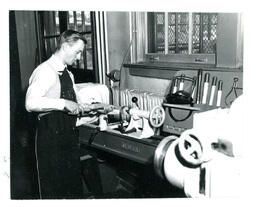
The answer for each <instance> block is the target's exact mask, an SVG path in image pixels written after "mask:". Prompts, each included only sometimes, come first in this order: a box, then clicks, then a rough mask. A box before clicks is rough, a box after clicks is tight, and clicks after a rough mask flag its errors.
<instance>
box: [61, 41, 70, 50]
mask: <svg viewBox="0 0 256 207" xmlns="http://www.w3.org/2000/svg"><path fill="white" fill-rule="evenodd" d="M61 49H62V50H63V51H66V50H68V49H69V45H68V43H67V42H64V43H63V44H62V46H61Z"/></svg>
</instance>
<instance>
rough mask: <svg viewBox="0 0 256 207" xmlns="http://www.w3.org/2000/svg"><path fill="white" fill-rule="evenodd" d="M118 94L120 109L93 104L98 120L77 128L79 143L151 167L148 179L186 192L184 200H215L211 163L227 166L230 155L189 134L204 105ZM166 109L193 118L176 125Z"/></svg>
mask: <svg viewBox="0 0 256 207" xmlns="http://www.w3.org/2000/svg"><path fill="white" fill-rule="evenodd" d="M114 93H115V91H114ZM118 95H119V97H120V103H121V104H123V105H121V106H117V105H110V104H106V103H95V110H93V112H92V114H93V116H94V117H97V118H96V119H94V118H93V119H92V121H91V122H87V123H83V124H82V125H81V126H79V127H78V128H79V136H80V142H81V143H82V144H84V145H86V146H88V147H91V148H94V149H97V150H99V151H104V152H107V153H110V154H112V155H114V156H117V157H121V158H124V159H127V160H130V161H133V162H136V163H139V164H141V165H144V166H153V167H152V174H154V175H156V176H157V177H159V178H161V180H163V181H164V182H167V183H170V184H171V185H172V186H175V187H177V188H179V189H182V190H184V193H185V195H186V196H188V197H204V196H206V197H214V196H216V195H219V194H218V193H216V192H217V191H218V190H216V189H218V188H219V186H218V185H213V184H212V183H211V182H212V181H213V180H215V182H216V178H214V177H213V175H214V173H215V172H214V170H215V171H216V169H214V167H212V164H211V163H216V162H214V161H212V160H214V159H213V158H214V157H217V158H216V159H215V160H218V162H219V161H221V162H222V161H223V160H225V161H224V162H226V161H227V160H228V161H227V162H228V163H229V159H231V160H233V155H232V153H231V154H228V158H226V157H227V156H224V158H222V157H221V158H220V157H219V155H217V156H215V154H216V153H218V151H221V150H222V149H221V147H223V146H224V148H225V147H227V146H228V145H225V144H226V143H225V142H221V141H220V142H219V141H218V140H217V139H216V140H211V141H209V142H205V137H202V136H200V133H198V131H194V130H193V123H191V119H192V118H193V114H194V113H195V112H198V111H200V110H201V111H202V110H203V107H202V105H193V106H187V105H175V104H168V103H164V98H163V97H159V96H154V95H153V94H152V93H151V94H147V93H141V92H140V93H138V92H136V91H133V90H132V91H129V90H124V91H121V93H120V94H118ZM145 102H147V104H145ZM170 107H171V108H172V110H175V109H178V110H182V111H185V112H183V114H184V113H185V114H188V113H191V116H190V117H188V118H187V119H186V120H185V122H186V123H184V121H182V122H180V123H179V122H174V121H173V120H171V117H170V114H169V108H170ZM208 109H209V108H208ZM211 109H212V108H211ZM204 110H205V108H204ZM173 113H175V112H173ZM175 116H176V115H175ZM182 116H184V115H182ZM81 119H83V117H82V118H81ZM173 123H175V124H176V126H175V124H173ZM198 135H199V136H198ZM222 151H225V150H222ZM231 151H232V150H231ZM216 186H218V187H216ZM213 187H214V189H212V188H213Z"/></svg>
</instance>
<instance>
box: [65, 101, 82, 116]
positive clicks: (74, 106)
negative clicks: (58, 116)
mask: <svg viewBox="0 0 256 207" xmlns="http://www.w3.org/2000/svg"><path fill="white" fill-rule="evenodd" d="M64 109H65V110H66V111H67V112H68V113H69V114H74V115H77V114H79V112H80V110H79V104H78V103H76V102H74V101H69V100H65V107H64Z"/></svg>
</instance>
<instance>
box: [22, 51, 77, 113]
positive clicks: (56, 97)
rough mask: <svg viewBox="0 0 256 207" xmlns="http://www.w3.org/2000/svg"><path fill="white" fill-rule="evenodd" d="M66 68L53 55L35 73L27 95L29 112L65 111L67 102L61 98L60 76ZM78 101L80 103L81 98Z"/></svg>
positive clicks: (30, 81) (31, 78)
mask: <svg viewBox="0 0 256 207" xmlns="http://www.w3.org/2000/svg"><path fill="white" fill-rule="evenodd" d="M65 67H66V65H63V63H62V62H61V60H60V59H59V58H58V57H57V56H55V55H52V56H51V57H50V58H49V59H48V60H47V61H45V62H43V63H42V64H41V65H39V66H38V67H37V68H36V69H35V70H34V71H33V73H32V75H31V77H30V79H29V87H28V90H27V94H26V109H27V111H29V112H31V111H34V112H46V111H52V110H63V109H64V106H65V101H64V99H62V98H60V88H61V87H60V80H59V74H60V72H61V71H63V70H64V69H65ZM69 75H70V77H71V79H72V81H73V87H74V90H75V92H77V90H76V86H75V84H74V77H73V75H72V73H71V72H69ZM76 94H77V93H76ZM77 100H78V102H79V97H77Z"/></svg>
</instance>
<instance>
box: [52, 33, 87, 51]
mask: <svg viewBox="0 0 256 207" xmlns="http://www.w3.org/2000/svg"><path fill="white" fill-rule="evenodd" d="M78 40H82V41H83V42H84V44H86V43H87V41H86V39H85V38H84V37H83V36H82V35H81V34H80V33H79V32H77V31H74V30H66V31H65V32H63V33H62V34H61V35H60V36H59V39H58V45H57V49H58V50H59V49H60V48H61V45H62V44H63V43H65V42H67V43H71V44H72V43H75V42H77V41H78Z"/></svg>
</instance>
